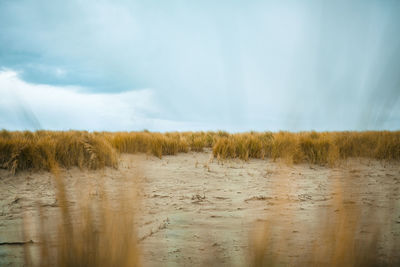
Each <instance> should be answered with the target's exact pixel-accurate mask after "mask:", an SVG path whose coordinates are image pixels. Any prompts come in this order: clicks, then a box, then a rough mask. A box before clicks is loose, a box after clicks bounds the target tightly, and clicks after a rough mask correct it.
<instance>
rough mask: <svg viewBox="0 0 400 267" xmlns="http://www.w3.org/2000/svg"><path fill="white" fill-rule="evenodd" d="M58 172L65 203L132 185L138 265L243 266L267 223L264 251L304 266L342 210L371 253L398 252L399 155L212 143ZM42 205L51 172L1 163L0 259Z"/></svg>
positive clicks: (8, 258) (10, 255)
mask: <svg viewBox="0 0 400 267" xmlns="http://www.w3.org/2000/svg"><path fill="white" fill-rule="evenodd" d="M63 177H64V178H65V181H66V185H67V188H68V190H70V191H71V193H70V194H71V196H70V198H69V202H68V203H69V205H70V206H71V207H72V208H73V207H76V206H77V202H78V198H77V196H76V195H79V196H80V197H82V196H87V197H88V198H89V199H96V198H98V197H100V195H101V193H99V192H101V190H99V188H100V187H101V188H105V191H106V192H108V193H109V195H110V196H112V198H113V199H114V200H116V201H117V200H118V197H119V195H120V194H118V192H120V191H121V190H125V189H126V188H130V187H136V188H139V190H138V191H137V194H138V195H139V196H140V204H138V206H139V207H138V211H136V212H137V213H138V215H137V229H138V237H139V238H140V247H141V250H142V253H143V259H142V261H143V264H144V266H203V265H209V266H247V265H248V264H249V260H250V259H251V256H252V254H251V253H252V252H254V247H253V245H254V244H255V243H257V240H258V239H259V238H260V237H263V236H264V235H263V233H265V231H269V232H268V238H269V240H270V241H269V242H268V247H267V248H266V252H265V253H266V255H269V256H270V257H275V259H276V262H277V263H278V264H279V265H303V264H305V262H306V261H307V260H309V259H310V257H311V256H310V255H312V254H313V253H314V252H315V250H316V249H319V248H323V247H324V245H325V244H324V242H326V239H325V241H324V239H323V238H322V237H323V236H324V234H326V233H327V230H326V229H327V228H329V229H338V228H335V227H332V224H335V223H336V224H340V218H343V217H346V218H348V219H347V220H348V221H350V222H349V223H348V227H349V228H351V227H352V228H351V229H352V230H351V231H352V232H354V233H355V239H356V240H358V242H360V244H362V243H363V242H367V241H368V240H371V239H372V238H374V237H375V238H377V239H378V241H379V242H378V245H377V247H376V253H378V257H380V258H381V259H383V260H386V261H394V260H397V261H398V260H399V258H400V253H396V252H393V250H394V249H396V248H397V249H398V248H399V247H398V245H399V244H400V210H399V201H400V166H399V165H398V163H397V164H396V163H387V162H379V161H374V160H365V159H363V160H361V159H351V160H348V161H346V162H344V163H342V164H340V166H338V167H332V168H330V167H322V166H315V165H308V164H302V165H291V166H288V165H286V164H284V163H279V162H273V161H271V160H253V159H252V160H249V161H248V162H244V161H241V160H228V161H225V162H224V163H223V164H222V163H221V162H218V161H217V160H216V159H213V158H212V155H211V152H202V153H187V154H179V155H176V156H165V157H163V158H162V159H158V158H155V157H153V156H147V155H122V156H121V162H120V167H119V169H110V168H108V169H105V170H96V171H89V170H79V169H77V168H73V169H71V170H64V171H63ZM102 185H104V187H103V186H102ZM83 189H84V190H83ZM74 190H75V191H74ZM79 190H80V191H79ZM72 192H79V193H75V196H74V195H73V193H72ZM39 206H40V207H41V209H42V214H46V218H47V219H49V218H50V219H51V218H52V216H56V215H55V214H57V213H58V203H57V199H56V196H55V190H54V180H53V178H52V175H51V174H50V173H47V172H39V173H31V172H21V173H18V174H16V175H12V174H10V173H9V172H7V171H5V170H0V243H2V245H0V266H9V265H10V266H22V265H23V251H24V250H23V247H24V246H30V247H35V246H36V247H37V246H38V244H37V242H38V241H39V240H40V238H39V236H38V233H36V234H32V236H31V237H29V240H31V239H32V240H33V242H34V243H28V244H12V243H13V242H24V241H28V240H26V239H25V240H24V237H23V236H22V234H21V227H22V224H23V218H24V216H25V220H26V221H27V222H29V223H28V226H27V228H28V230H32V232H34V228H35V223H34V221H35V218H37V216H38V212H37V211H38V207H39ZM346 214H347V215H346ZM352 220H353V221H352ZM266 229H267V230H266ZM46 230H48V231H52V230H51V229H46ZM7 242H9V243H11V244H5V243H7ZM396 246H397V247H396ZM314 260H315V259H314ZM318 260H320V264H321V265H323V263H324V260H326V259H318Z"/></svg>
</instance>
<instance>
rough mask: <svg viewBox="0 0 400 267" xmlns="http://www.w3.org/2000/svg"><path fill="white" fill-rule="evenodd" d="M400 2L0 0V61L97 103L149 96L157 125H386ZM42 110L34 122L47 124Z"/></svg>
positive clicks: (394, 102)
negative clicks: (139, 95) (144, 91)
mask: <svg viewBox="0 0 400 267" xmlns="http://www.w3.org/2000/svg"><path fill="white" fill-rule="evenodd" d="M399 11H400V2H398V1H387V2H385V3H384V4H383V3H382V1H356V0H355V1H334V2H327V1H312V0H309V1H175V0H171V1H168V2H165V3H164V2H160V1H155V0H154V1H153V0H149V1H125V0H119V1H92V0H87V1H79V0H71V1H49V0H24V1H8V0H5V1H0V25H1V27H0V67H5V68H8V69H12V70H14V71H17V72H18V77H19V78H18V79H19V82H23V81H24V82H25V83H26V85H29V86H34V85H35V84H36V85H38V86H40V87H41V88H43V87H45V86H44V85H45V84H46V85H47V86H49V87H50V88H53V87H54V88H55V90H58V89H63V90H65V91H71V92H73V93H74V94H75V95H84V96H85V97H86V98H87V100H86V102H88V103H91V105H93V106H96V107H97V108H98V109H99V108H100V104H99V103H102V101H103V100H101V98H102V97H103V98H107V97H111V98H116V97H118V96H119V97H120V98H123V97H122V96H124V97H127V98H129V97H133V95H135V96H137V95H136V94H135V93H134V91H137V92H138V93H139V94H142V96H141V97H144V96H143V95H146V94H149V95H151V97H150V96H147V97H148V98H150V99H151V101H152V103H150V104H149V105H153V106H156V107H157V110H158V111H157V112H155V111H154V112H153V111H151V112H150V111H148V110H146V109H145V110H146V111H143V110H140V112H139V111H138V110H137V108H136V105H137V104H136V103H135V104H132V105H133V106H134V107H135V108H136V109H134V111H135V112H134V114H136V113H137V112H139V113H143V114H142V115H141V120H142V122H141V123H142V124H143V125H151V126H152V127H153V129H156V130H162V129H165V128H168V127H169V126H167V125H165V124H164V122H169V124H168V123H167V124H168V125H175V126H174V127H176V130H179V129H198V128H201V127H202V129H204V130H206V129H226V130H231V131H243V130H279V129H287V130H310V129H316V130H354V129H358V130H363V129H396V127H398V126H397V125H399V124H400V123H398V122H399V118H398V115H396V114H397V113H398V112H397V111H398V110H399V97H400V93H399V92H400V90H399V86H400V85H399V84H400V78H399V77H400V63H399V62H400V53H399V52H398V51H400V50H399V49H400V38H399V36H400V35H399V34H398V28H399V25H400V17H399V16H398V13H399ZM49 87H46V88H49ZM143 88H151V90H147V91H146V92H147V93H143ZM50 91H51V90H48V91H46V92H44V91H43V93H46V94H47V95H51V94H50ZM149 92H151V93H149ZM125 93H126V95H124V94H125ZM89 95H90V96H92V97H93V99H95V101H94V102H95V103H92V102H91V101H92V100H90V99H89V98H90V97H89ZM24 101H26V100H24ZM35 101H39V102H40V99H39V100H35ZM118 101H119V100H118ZM118 101H117V100H116V102H115V103H119V102H118ZM27 102H29V105H32V106H34V107H32V110H34V111H35V113H40V108H39V107H37V106H35V104H34V102H33V101H27ZM31 102H32V103H31ZM124 103H125V102H124ZM109 104H111V103H109ZM124 105H125V106H129V105H128V104H127V103H125V104H124ZM24 106H25V105H24ZM26 106H28V105H26ZM104 108H105V107H104ZM114 108H115V109H119V107H114ZM0 109H4V107H0ZM126 109H129V107H126ZM18 110H20V111H19V113H20V114H33V113H32V112H28V111H26V112H25V111H22V109H18ZM106 111H107V112H106V114H103V115H102V116H109V115H107V114H112V113H113V109H111V110H109V109H106ZM86 112H90V110H87V111H86ZM98 114H102V113H101V112H100V111H99V112H98ZM44 115H46V114H43V115H40V116H39V115H37V117H38V122H40V127H55V125H56V123H55V122H54V121H52V122H51V124H50V123H48V122H47V120H46V119H45V118H46V116H44ZM24 116H25V115H24ZM24 116H22V115H19V117H21V118H22V117H24ZM60 116H61V115H60ZM63 116H64V115H63ZM83 116H84V115H83ZM121 116H122V115H121ZM132 116H137V115H132ZM25 117H26V116H25ZM64 117H65V116H64ZM115 118H116V117H115ZM39 119H40V120H39ZM78 119H79V118H78ZM26 120H29V121H35V120H34V119H32V118H31V117H30V116H28V117H27V119H26ZM121 120H122V121H125V124H124V125H128V126H126V127H128V128H129V127H136V126H137V127H139V126H140V127H141V125H142V124H140V123H139V122H138V120H139V119H138V118H137V117H135V123H136V124H135V125H131V124H129V123H128V122H126V121H129V119H127V118H126V117H123V118H122V119H121ZM157 120H160V121H159V122H157ZM94 121H95V120H94V119H93V122H92V123H95V122H94ZM114 121H118V120H117V119H116V120H114ZM144 121H146V122H144ZM64 123H66V122H64ZM115 123H116V122H115ZM157 123H158V124H157ZM175 123H177V124H175ZM76 124H78V122H75V124H72V125H76ZM29 125H31V124H29ZM32 125H37V123H33V124H32ZM85 125H88V127H89V126H90V124H87V122H85V123H83V124H79V125H77V126H79V127H84V126H85ZM109 125H110V127H111V126H112V125H113V124H112V123H110V124H109ZM118 125H120V124H118ZM113 126H115V127H120V126H117V125H113ZM27 127H28V126H27ZM29 127H39V126H29ZM57 127H61V128H63V129H64V128H65V127H69V126H66V124H64V125H61V123H60V124H59V126H57ZM74 127H76V126H74ZM90 127H107V128H110V127H108V126H104V125H100V122H97V124H95V125H92V126H90ZM121 127H122V126H121ZM118 129H119V128H118Z"/></svg>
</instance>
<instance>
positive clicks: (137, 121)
mask: <svg viewBox="0 0 400 267" xmlns="http://www.w3.org/2000/svg"><path fill="white" fill-rule="evenodd" d="M84 91H85V90H82V88H78V87H70V86H68V87H63V86H50V85H42V84H30V83H27V82H25V81H23V80H21V79H20V78H19V76H18V74H17V73H16V72H15V71H11V70H6V71H1V72H0V95H2V98H1V99H0V118H1V119H0V128H5V129H12V130H22V129H30V130H33V129H40V128H43V129H53V130H68V129H80V130H97V131H102V130H108V131H117V130H142V129H144V128H149V127H152V126H153V125H154V123H155V121H161V122H163V120H160V119H157V118H154V116H155V115H156V114H157V113H158V112H160V110H159V109H158V107H157V104H156V103H155V102H154V93H153V92H152V90H150V89H142V90H135V91H127V92H122V93H116V94H105V93H94V94H89V93H85V92H84ZM163 123H164V126H163V127H165V128H168V121H164V122H163Z"/></svg>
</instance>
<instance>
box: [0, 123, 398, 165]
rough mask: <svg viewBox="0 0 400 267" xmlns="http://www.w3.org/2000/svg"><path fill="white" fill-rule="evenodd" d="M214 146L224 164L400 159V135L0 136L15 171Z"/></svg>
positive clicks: (0, 161) (4, 159) (1, 157)
mask: <svg viewBox="0 0 400 267" xmlns="http://www.w3.org/2000/svg"><path fill="white" fill-rule="evenodd" d="M205 148H210V149H211V148H212V152H213V155H214V157H216V158H218V159H219V160H225V159H228V158H239V159H242V160H248V159H250V158H258V159H264V158H271V159H273V160H276V159H283V160H284V161H285V162H287V163H311V164H321V165H324V164H329V165H333V164H335V163H336V162H338V161H340V160H344V159H347V158H349V157H364V158H371V159H380V160H400V132H399V131H397V132H389V131H366V132H299V133H292V132H276V133H272V132H263V133H259V132H249V133H236V134H229V133H227V132H223V131H219V132H169V133H155V132H148V131H143V132H113V133H111V132H93V133H92V132H85V131H66V132H57V131H36V132H29V131H24V132H10V131H6V130H2V131H1V132H0V167H1V168H5V169H8V170H10V171H12V172H16V171H20V170H50V168H51V166H50V163H51V162H56V163H57V164H58V165H59V166H60V167H62V168H70V167H73V166H77V167H80V168H89V169H98V168H104V167H106V166H108V167H117V166H118V153H147V154H152V155H154V156H156V157H159V158H161V157H162V156H163V155H175V154H177V153H186V152H189V151H196V152H201V151H203V150H204V149H205Z"/></svg>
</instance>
